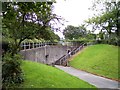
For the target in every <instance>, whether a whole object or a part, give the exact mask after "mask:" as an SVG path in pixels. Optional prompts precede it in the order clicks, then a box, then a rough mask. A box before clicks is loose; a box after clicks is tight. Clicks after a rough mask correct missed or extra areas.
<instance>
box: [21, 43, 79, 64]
mask: <svg viewBox="0 0 120 90" xmlns="http://www.w3.org/2000/svg"><path fill="white" fill-rule="evenodd" d="M29 45H30V44H29ZM27 47H28V46H27ZM29 47H30V46H29ZM79 50H80V47H78V46H67V45H57V44H56V45H55V44H53V45H44V46H41V47H39V46H38V47H36V48H28V49H24V50H21V51H20V53H21V54H22V55H23V59H24V60H32V61H35V62H40V63H44V64H48V65H53V64H57V65H67V61H66V60H67V59H68V58H69V57H70V56H71V55H73V54H75V53H76V52H77V51H79ZM63 62H64V63H63Z"/></svg>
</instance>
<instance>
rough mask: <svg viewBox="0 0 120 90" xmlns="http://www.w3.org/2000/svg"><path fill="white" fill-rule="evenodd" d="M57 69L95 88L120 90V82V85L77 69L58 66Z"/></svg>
mask: <svg viewBox="0 0 120 90" xmlns="http://www.w3.org/2000/svg"><path fill="white" fill-rule="evenodd" d="M55 67H56V68H59V69H61V70H63V71H65V72H67V73H69V74H71V75H73V76H76V77H78V78H80V79H81V80H84V81H86V82H88V83H90V84H92V85H94V86H96V87H97V88H111V89H118V86H119V90H120V82H119V83H118V82H117V81H113V80H110V79H107V78H103V77H100V76H96V75H93V74H90V73H87V72H84V71H81V70H77V69H75V68H72V67H64V66H58V65H55Z"/></svg>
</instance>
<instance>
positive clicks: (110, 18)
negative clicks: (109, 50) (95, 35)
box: [86, 0, 120, 45]
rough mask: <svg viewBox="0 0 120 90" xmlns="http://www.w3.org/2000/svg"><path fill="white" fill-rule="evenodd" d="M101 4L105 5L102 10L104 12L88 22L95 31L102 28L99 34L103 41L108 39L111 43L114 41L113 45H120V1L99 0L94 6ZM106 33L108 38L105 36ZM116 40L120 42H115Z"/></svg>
mask: <svg viewBox="0 0 120 90" xmlns="http://www.w3.org/2000/svg"><path fill="white" fill-rule="evenodd" d="M99 4H101V5H103V7H102V9H103V10H100V11H101V12H102V13H101V14H99V15H97V16H94V17H92V18H90V19H88V20H87V21H86V22H87V23H88V24H90V25H91V24H92V25H93V31H95V30H98V29H99V30H100V33H99V34H100V35H99V36H100V39H101V41H102V42H104V41H106V42H107V43H109V44H111V42H113V43H112V44H113V45H120V37H119V36H120V22H119V21H120V1H115V2H113V1H112V0H110V1H109V2H104V1H102V0H99V2H96V3H95V7H93V8H94V9H95V8H96V7H97V6H99ZM99 8H100V7H99ZM95 10H96V9H95ZM106 35H107V38H104V37H105V36H106ZM113 35H114V36H113ZM114 37H115V38H117V39H115V38H114ZM114 40H116V41H115V42H118V43H115V42H114Z"/></svg>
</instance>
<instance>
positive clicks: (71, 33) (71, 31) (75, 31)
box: [63, 25, 86, 40]
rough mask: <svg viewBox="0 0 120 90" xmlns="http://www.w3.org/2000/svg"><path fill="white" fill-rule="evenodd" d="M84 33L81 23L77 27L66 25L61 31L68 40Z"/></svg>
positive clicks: (82, 35) (84, 29)
mask: <svg viewBox="0 0 120 90" xmlns="http://www.w3.org/2000/svg"><path fill="white" fill-rule="evenodd" d="M85 34H86V28H85V27H84V26H82V25H81V26H79V27H74V26H72V25H68V26H67V27H66V28H65V29H64V31H63V35H65V38H66V39H70V40H73V39H78V38H80V37H84V35H85Z"/></svg>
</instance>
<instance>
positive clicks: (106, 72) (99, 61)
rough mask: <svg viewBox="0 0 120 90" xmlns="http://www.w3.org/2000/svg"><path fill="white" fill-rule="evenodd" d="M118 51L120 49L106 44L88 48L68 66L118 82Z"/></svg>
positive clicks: (119, 74)
mask: <svg viewBox="0 0 120 90" xmlns="http://www.w3.org/2000/svg"><path fill="white" fill-rule="evenodd" d="M118 49H120V47H117V46H113V45H106V44H98V45H93V46H89V47H86V48H85V49H83V51H81V53H80V54H79V55H77V56H76V57H74V58H73V59H72V60H71V61H70V63H69V64H70V65H71V66H73V67H75V68H77V69H81V70H85V71H87V72H90V73H94V74H97V75H100V76H105V77H108V78H112V79H116V80H118V79H119V78H120V73H118V69H119V68H118Z"/></svg>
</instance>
